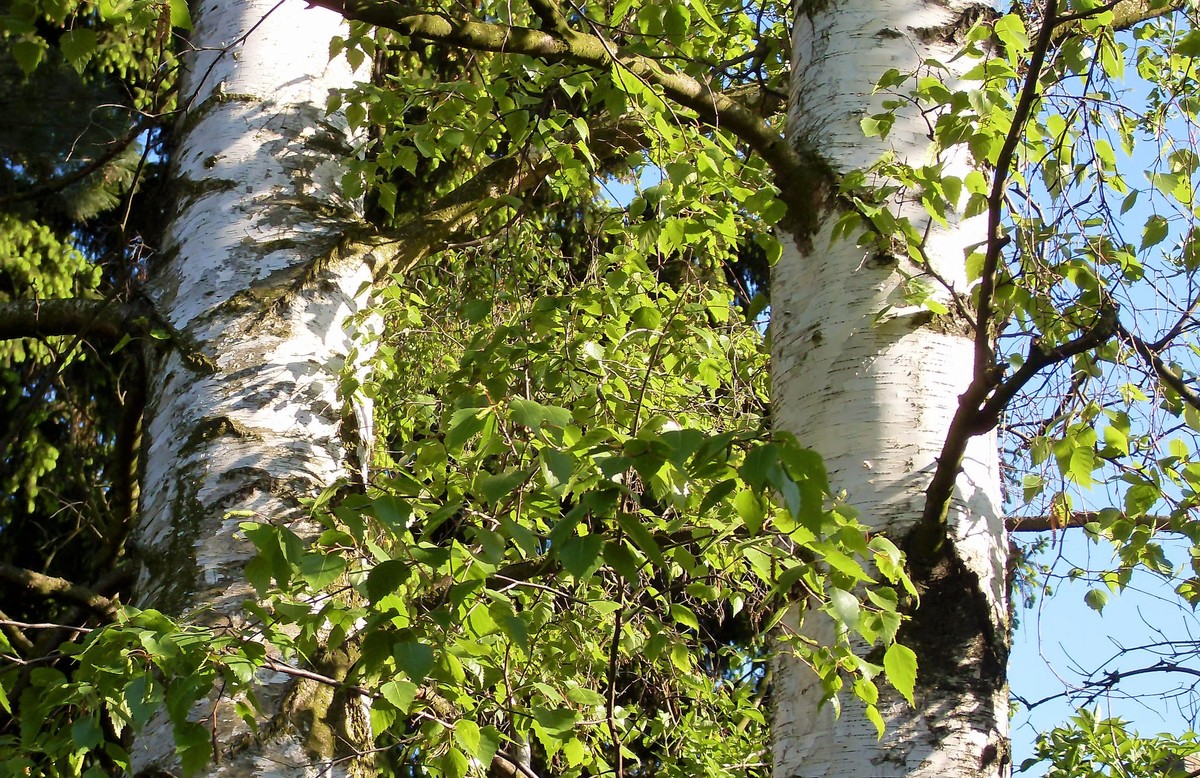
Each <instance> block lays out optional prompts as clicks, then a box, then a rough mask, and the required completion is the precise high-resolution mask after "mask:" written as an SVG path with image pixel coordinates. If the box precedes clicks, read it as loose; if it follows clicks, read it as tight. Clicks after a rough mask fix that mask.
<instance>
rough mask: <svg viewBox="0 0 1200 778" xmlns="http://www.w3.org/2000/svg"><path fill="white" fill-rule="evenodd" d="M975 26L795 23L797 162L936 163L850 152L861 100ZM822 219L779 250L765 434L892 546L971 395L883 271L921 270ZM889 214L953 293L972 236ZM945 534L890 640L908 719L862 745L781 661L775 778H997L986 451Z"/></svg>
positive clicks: (999, 560)
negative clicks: (920, 243) (916, 605)
mask: <svg viewBox="0 0 1200 778" xmlns="http://www.w3.org/2000/svg"><path fill="white" fill-rule="evenodd" d="M987 13H990V9H989V8H988V7H986V6H981V5H976V4H973V3H969V2H964V1H963V0H956V1H955V2H950V3H946V4H941V3H939V4H933V5H930V4H923V3H913V2H908V1H907V0H885V1H883V2H881V1H880V0H849V2H847V3H840V4H837V5H826V4H825V3H824V2H821V1H820V0H816V1H810V2H807V3H800V4H799V6H798V8H797V13H796V20H797V21H796V27H795V30H794V40H793V43H794V59H793V73H794V74H795V76H794V80H793V88H792V103H791V114H790V121H789V137H790V138H791V139H792V142H793V143H794V144H795V146H796V147H797V149H798V150H800V151H801V153H803V154H807V155H812V156H814V157H815V158H817V159H820V160H822V161H823V162H824V163H826V164H827V165H828V167H829V168H830V169H831V170H832V171H834V173H844V172H846V171H849V170H851V169H855V168H865V167H867V166H869V165H870V164H871V163H872V162H874V161H875V160H876V159H878V158H879V156H880V155H881V154H882V153H883V152H884V151H885V150H887V149H889V148H890V149H893V150H895V153H896V155H897V157H898V158H899V159H904V160H908V161H910V162H915V163H923V162H932V161H933V159H932V152H931V151H930V149H929V129H928V125H927V124H926V120H925V119H924V118H922V117H920V116H919V115H917V114H915V113H914V114H911V115H908V116H901V117H900V119H899V120H898V121H897V122H896V125H895V127H894V129H893V130H892V132H891V134H890V135H889V137H888V138H887V139H886V140H885V141H880V140H879V139H877V138H876V139H871V140H870V141H868V140H867V139H865V138H864V137H863V134H862V131H861V129H860V127H859V120H860V119H861V118H862V117H863V116H864V115H867V114H870V113H873V112H875V111H877V110H879V108H878V105H879V101H880V100H882V99H883V96H872V95H871V90H872V88H873V85H874V81H875V79H877V78H878V77H879V76H880V75H882V74H883V73H884V72H885V71H886V70H887V69H888V68H892V67H894V68H898V69H899V70H900V71H901V72H902V73H907V72H912V71H913V70H915V69H917V68H918V67H919V66H920V63H921V62H922V60H923V59H925V58H927V57H932V58H936V59H938V60H940V61H942V62H949V61H950V60H951V58H952V57H953V55H954V53H955V51H956V49H957V46H958V44H957V41H958V40H960V39H961V35H962V34H963V33H965V32H966V30H967V29H968V28H969V26H970V24H971V23H972V22H974V21H975V20H976V19H978V18H980V17H981V16H982V15H984V14H987ZM942 161H943V162H944V163H945V165H946V169H947V170H948V171H950V172H956V173H957V174H958V175H962V172H963V171H964V168H965V161H964V160H962V159H956V158H953V157H952V156H947V155H945V154H943V156H942ZM817 205H818V207H819V216H818V218H817V219H816V220H815V222H814V230H813V231H812V232H804V233H801V234H798V235H795V236H794V240H790V241H785V248H784V253H783V258H782V259H781V260H780V262H779V263H778V264H777V266H776V267H775V269H774V277H773V279H772V284H773V286H772V305H773V310H774V313H773V319H772V323H771V332H772V343H773V359H774V364H773V374H774V387H775V388H774V392H775V397H774V401H773V402H774V408H775V409H776V414H777V423H778V424H779V425H780V426H781V427H782V428H784V429H787V430H790V431H792V432H795V433H796V434H797V435H798V436H799V439H800V440H801V441H802V442H803V443H804V444H805V445H809V446H811V447H813V448H814V449H816V450H817V451H818V452H819V453H820V454H821V455H822V456H823V457H824V459H825V463H826V467H827V468H828V470H829V475H830V479H831V482H832V484H833V486H834V489H835V490H845V491H846V493H847V496H848V502H849V504H850V505H852V506H854V507H855V508H857V509H858V510H859V511H860V513H861V519H862V520H863V521H864V523H866V524H867V525H869V526H870V527H871V528H872V529H873V531H876V532H886V533H887V534H888V535H889V536H890V537H892V538H893V539H895V540H896V541H897V542H900V543H903V540H904V538H905V535H906V533H907V532H908V531H909V530H910V529H911V528H912V526H913V525H914V524H915V523H916V521H917V520H918V519H919V518H920V516H921V513H922V509H923V507H924V499H925V489H926V488H927V487H928V485H929V479H930V475H931V474H932V472H933V468H934V465H935V463H936V458H937V456H938V453H939V452H940V450H941V447H942V443H943V441H944V439H945V436H946V430H947V427H948V426H949V422H950V419H951V417H952V416H953V414H954V411H955V408H956V407H957V405H958V396H959V395H960V394H961V393H962V391H963V389H964V388H965V387H966V385H967V383H968V382H969V381H970V379H971V371H972V362H973V350H972V341H971V333H970V331H969V330H968V328H967V327H966V326H965V325H964V324H963V323H962V322H959V321H957V320H956V319H955V318H953V316H946V317H934V316H933V315H932V314H931V313H930V312H928V311H926V310H924V309H922V308H915V307H911V306H909V307H906V305H905V303H904V300H903V290H902V288H901V284H902V281H903V277H902V275H901V273H900V272H898V271H900V270H903V271H905V272H907V273H908V274H910V275H919V274H920V273H921V268H919V267H916V266H913V265H911V264H908V260H907V259H905V258H903V257H900V258H897V257H895V256H889V255H888V254H886V253H877V252H876V251H875V250H873V249H872V250H870V251H865V250H864V249H862V248H858V247H856V246H855V245H854V242H853V241H852V240H842V241H838V242H831V240H830V235H831V231H832V226H833V224H834V222H836V220H837V219H838V217H839V216H840V215H841V214H840V212H839V211H838V209H837V208H836V207H835V206H834V205H833V203H832V201H831V200H827V201H826V202H825V203H818V204H817ZM893 207H894V208H896V209H898V210H899V211H900V212H902V213H904V214H905V215H907V216H909V217H910V218H911V219H912V220H913V222H914V224H915V225H916V227H917V230H918V232H921V231H923V230H925V229H926V227H928V228H929V232H928V236H929V237H928V241H927V243H926V252H927V255H928V256H929V258H930V261H931V262H932V263H933V264H934V266H935V269H936V270H937V272H938V274H939V275H940V276H941V277H942V278H944V279H946V280H947V281H949V282H950V283H951V284H952V285H953V286H954V287H955V288H956V289H957V290H959V291H962V290H965V289H966V277H965V276H966V272H965V263H964V249H965V248H966V247H967V246H970V245H972V244H978V243H980V242H982V240H983V235H982V233H983V223H982V221H981V220H978V219H975V220H970V221H968V222H964V223H961V224H952V225H951V228H950V229H944V228H940V227H938V226H937V225H936V224H934V225H929V224H928V221H929V220H928V219H927V218H926V217H925V216H924V215H923V214H922V213H921V212H920V210H919V208H914V207H913V206H912V205H911V204H909V203H904V202H896V203H893ZM934 285H935V286H936V285H937V283H936V282H934ZM941 296H942V297H943V299H945V297H946V296H947V295H946V293H945V292H944V291H943V292H942V294H941ZM885 309H887V313H886V314H884V311H885ZM881 314H884V315H881ZM949 526H950V538H951V541H952V542H951V543H948V544H946V546H945V553H944V555H943V557H942V558H941V559H940V560H939V561H938V562H937V563H936V564H934V565H932V569H931V570H930V571H929V572H928V573H927V574H926V575H925V576H924V580H921V581H919V582H918V583H919V584H920V585H921V587H922V589H923V590H924V591H923V595H922V597H923V599H922V604H921V607H920V609H919V610H918V611H917V613H916V615H915V617H914V619H913V621H912V622H911V623H910V624H909V625H908V627H907V628H906V629H905V631H904V632H903V633H902V635H901V640H902V641H903V642H905V643H906V644H907V645H909V646H911V647H912V648H913V649H914V650H915V651H916V652H917V653H918V660H919V662H920V676H919V678H918V686H917V707H916V709H915V710H913V709H910V708H909V707H908V706H907V704H906V703H904V702H903V701H902V700H899V699H898V698H897V697H896V696H895V695H893V696H891V697H888V696H887V694H886V693H885V694H884V695H883V697H882V698H881V701H880V710H881V713H882V714H883V716H884V719H885V721H886V723H887V732H886V734H885V735H884V738H883V739H882V740H877V739H876V733H875V728H874V726H873V725H872V724H870V723H869V722H868V721H867V720H866V719H865V717H864V716H863V714H862V711H861V708H860V707H858V706H856V705H855V704H853V703H851V704H847V705H846V706H845V708H844V710H843V713H842V716H841V718H840V719H835V718H834V717H833V715H832V710H831V708H830V706H828V705H826V706H824V707H823V708H822V707H821V706H820V705H819V703H820V698H821V689H820V686H819V685H818V684H816V679H815V677H814V676H813V675H812V674H811V673H810V672H809V671H808V670H807V669H806V668H805V667H803V666H801V665H799V664H798V663H797V662H795V661H792V660H790V659H787V658H783V659H781V660H779V666H778V667H777V671H776V675H775V678H776V687H775V706H776V707H775V712H774V719H773V724H774V730H773V731H774V754H775V768H774V775H775V776H777V778H800V777H801V776H803V777H804V778H816V777H817V776H856V777H857V776H928V777H929V778H933V777H934V776H939V777H940V776H956V778H964V777H966V776H991V777H994V776H1004V775H1008V773H1009V758H1008V745H1007V722H1008V714H1007V687H1006V685H1005V676H1004V670H1005V661H1006V658H1007V617H1006V607H1005V596H1004V583H1003V581H1004V578H1003V570H1004V553H1005V548H1006V546H1005V544H1004V542H1003V540H1004V527H1003V521H1002V517H1001V514H1000V499H999V467H998V457H997V453H996V442H995V438H994V436H992V435H984V436H980V437H977V438H975V439H974V440H972V441H971V443H970V445H969V447H968V450H967V454H966V457H965V461H964V468H963V473H962V474H961V475H960V476H959V479H958V483H957V493H956V495H955V498H954V500H953V503H952V505H951V508H950V516H949ZM830 629H831V627H830V625H829V624H827V623H826V624H821V623H819V619H817V618H816V617H813V616H810V617H809V618H808V619H807V620H806V622H805V624H804V627H803V630H804V632H805V634H806V635H808V636H810V637H814V638H817V639H819V640H823V641H826V642H828V641H830V640H831V639H832V634H831V632H830ZM846 696H847V695H843V701H845V697H846Z"/></svg>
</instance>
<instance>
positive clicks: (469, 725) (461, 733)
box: [454, 719, 486, 764]
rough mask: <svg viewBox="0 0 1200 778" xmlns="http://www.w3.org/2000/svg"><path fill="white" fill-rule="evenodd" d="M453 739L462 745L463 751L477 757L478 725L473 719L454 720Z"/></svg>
mask: <svg viewBox="0 0 1200 778" xmlns="http://www.w3.org/2000/svg"><path fill="white" fill-rule="evenodd" d="M454 740H455V742H456V743H458V744H459V745H460V746H462V749H463V751H465V752H466V753H468V754H470V755H471V756H473V757H475V758H477V759H478V758H479V740H480V738H479V725H478V724H476V723H475V722H474V721H471V720H470V719H459V720H458V721H456V722H454ZM480 761H482V760H480ZM485 764H486V763H485Z"/></svg>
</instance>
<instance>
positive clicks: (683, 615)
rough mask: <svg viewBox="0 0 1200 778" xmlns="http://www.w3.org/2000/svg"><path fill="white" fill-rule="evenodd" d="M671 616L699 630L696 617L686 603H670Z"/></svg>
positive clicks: (686, 625) (680, 622)
mask: <svg viewBox="0 0 1200 778" xmlns="http://www.w3.org/2000/svg"><path fill="white" fill-rule="evenodd" d="M671 618H672V619H674V620H675V621H676V622H678V623H679V624H682V625H684V626H685V627H691V628H692V629H694V630H696V631H699V630H700V622H699V621H698V620H697V619H696V614H695V613H693V612H692V609H691V608H689V607H687V606H686V605H680V604H679V603H671Z"/></svg>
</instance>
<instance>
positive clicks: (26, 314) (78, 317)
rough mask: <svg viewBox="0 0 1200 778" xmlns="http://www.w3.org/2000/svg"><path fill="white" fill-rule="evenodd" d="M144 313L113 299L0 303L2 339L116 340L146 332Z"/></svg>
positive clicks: (0, 335)
mask: <svg viewBox="0 0 1200 778" xmlns="http://www.w3.org/2000/svg"><path fill="white" fill-rule="evenodd" d="M143 317H144V314H143V313H142V312H141V311H139V310H138V309H137V308H136V307H134V306H131V305H126V304H123V303H118V302H115V301H113V300H82V299H68V300H17V301H14V302H8V303H0V340H12V339H14V338H48V337H53V336H56V335H79V336H81V337H84V338H87V339H95V340H107V341H117V340H120V338H121V337H122V336H124V335H137V334H140V333H142V332H144V331H145V330H146V326H145V323H144V321H140V320H142V319H143Z"/></svg>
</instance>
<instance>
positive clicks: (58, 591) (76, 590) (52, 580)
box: [0, 562, 118, 622]
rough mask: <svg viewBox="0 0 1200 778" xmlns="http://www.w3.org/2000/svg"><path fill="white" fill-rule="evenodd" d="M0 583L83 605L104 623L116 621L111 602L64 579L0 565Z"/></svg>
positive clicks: (115, 608) (115, 613)
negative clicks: (7, 583)
mask: <svg viewBox="0 0 1200 778" xmlns="http://www.w3.org/2000/svg"><path fill="white" fill-rule="evenodd" d="M0 581H7V582H9V583H11V584H13V585H15V586H17V587H20V588H21V589H23V590H24V591H25V592H27V593H29V594H35V595H37V596H39V597H43V598H46V599H51V600H65V601H67V602H73V603H76V604H78V605H82V606H84V607H86V608H87V609H88V610H90V611H91V612H92V613H93V614H95V615H96V616H97V617H99V618H100V619H101V620H102V621H104V622H112V621H116V619H117V614H118V609H117V606H116V604H115V603H114V602H113V601H112V600H110V599H108V598H107V597H105V596H103V595H101V594H98V593H97V592H94V591H92V590H91V589H88V588H87V587H85V586H80V585H79V584H74V583H71V582H70V581H68V580H66V579H65V578H56V577H54V576H51V575H43V574H41V573H35V572H34V571H32V570H26V569H24V568H22V567H15V566H13V565H9V564H5V563H3V562H0Z"/></svg>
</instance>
